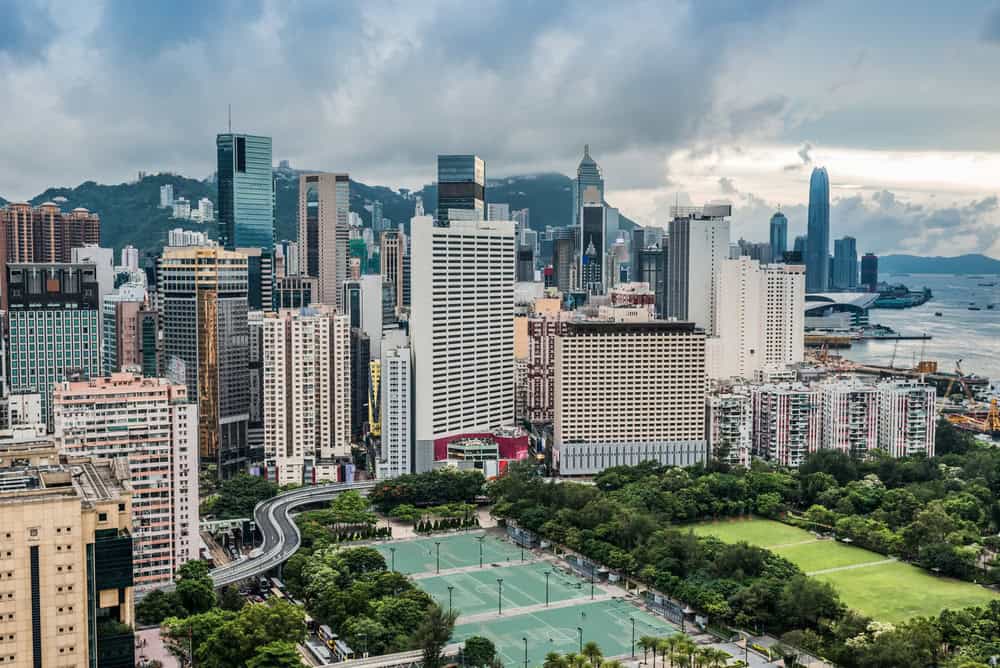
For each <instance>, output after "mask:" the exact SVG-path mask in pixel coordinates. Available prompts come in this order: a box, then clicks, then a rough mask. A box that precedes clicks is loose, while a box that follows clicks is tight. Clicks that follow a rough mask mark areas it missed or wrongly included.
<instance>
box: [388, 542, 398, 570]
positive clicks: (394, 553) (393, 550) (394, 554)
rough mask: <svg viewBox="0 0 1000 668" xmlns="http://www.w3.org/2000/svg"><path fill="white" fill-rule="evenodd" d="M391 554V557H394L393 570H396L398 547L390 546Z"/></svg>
mask: <svg viewBox="0 0 1000 668" xmlns="http://www.w3.org/2000/svg"><path fill="white" fill-rule="evenodd" d="M389 555H390V558H391V559H392V570H394V571H395V570H396V548H394V547H390V548H389Z"/></svg>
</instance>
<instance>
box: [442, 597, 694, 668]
mask: <svg viewBox="0 0 1000 668" xmlns="http://www.w3.org/2000/svg"><path fill="white" fill-rule="evenodd" d="M588 586H589V585H588ZM505 589H506V587H505ZM588 592H589V589H588ZM630 617H632V618H634V619H635V639H636V641H637V642H638V640H639V638H641V637H642V636H644V635H652V636H661V637H663V636H668V635H670V634H672V633H674V632H675V631H676V629H675V628H674V627H673V626H672V625H671V624H670V623H669V622H667V621H666V620H664V619H662V618H660V617H655V616H653V615H651V614H648V613H646V612H643V611H642V610H639V609H638V608H635V607H633V606H631V605H629V604H628V603H625V602H624V601H616V600H605V601H596V602H594V603H590V602H588V603H582V604H580V605H575V606H571V607H566V608H558V609H548V610H542V611H539V612H534V613H529V614H523V615H510V616H507V615H506V614H504V616H503V617H500V618H497V619H490V620H488V621H483V622H473V623H470V624H459V625H457V626H455V632H454V633H453V634H452V642H462V641H464V640H465V639H466V638H468V637H469V636H477V635H478V636H485V637H487V638H489V639H490V640H492V641H493V643H494V644H495V645H496V648H497V653H498V654H499V655H500V657H501V659H502V661H503V663H504V665H505V666H518V665H524V640H523V638H527V639H528V665H529V666H540V665H542V663H544V660H545V655H546V654H548V653H549V652H560V653H566V652H577V651H579V648H580V635H579V631H577V628H581V629H583V642H584V644H586V643H588V642H590V641H591V640H593V641H594V642H596V643H597V644H598V645H600V647H601V650H602V651H603V652H604V655H605V656H609V657H610V656H620V655H627V654H631V653H632V649H631V645H632V622H631V621H629V618H630ZM636 653H637V655H639V656H641V655H642V651H641V650H639V649H638V648H636Z"/></svg>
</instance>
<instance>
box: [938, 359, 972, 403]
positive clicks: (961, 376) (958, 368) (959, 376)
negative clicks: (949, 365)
mask: <svg viewBox="0 0 1000 668" xmlns="http://www.w3.org/2000/svg"><path fill="white" fill-rule="evenodd" d="M956 382H957V383H958V385H959V387H961V388H962V391H963V392H964V393H965V396H966V398H968V400H969V402H970V403H972V404H975V403H976V399H975V397H973V396H972V390H970V389H969V384H968V383H966V382H965V373H963V372H962V360H955V377H954V378H952V379H951V380H949V381H948V388H947V389H946V390H945V391H944V398H945V399H947V398H948V397H950V396H951V390H952V388H954V387H955V383H956Z"/></svg>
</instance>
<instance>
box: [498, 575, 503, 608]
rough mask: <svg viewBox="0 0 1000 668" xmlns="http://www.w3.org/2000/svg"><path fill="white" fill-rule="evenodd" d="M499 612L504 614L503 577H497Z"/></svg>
mask: <svg viewBox="0 0 1000 668" xmlns="http://www.w3.org/2000/svg"><path fill="white" fill-rule="evenodd" d="M497 614H498V615H502V614H503V578H497Z"/></svg>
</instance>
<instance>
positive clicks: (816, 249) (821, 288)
mask: <svg viewBox="0 0 1000 668" xmlns="http://www.w3.org/2000/svg"><path fill="white" fill-rule="evenodd" d="M805 260H806V292H826V290H827V288H828V287H829V277H830V177H829V176H828V175H827V173H826V168H825V167H817V168H816V169H814V170H813V172H812V176H811V177H810V178H809V226H808V228H807V231H806V257H805Z"/></svg>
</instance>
